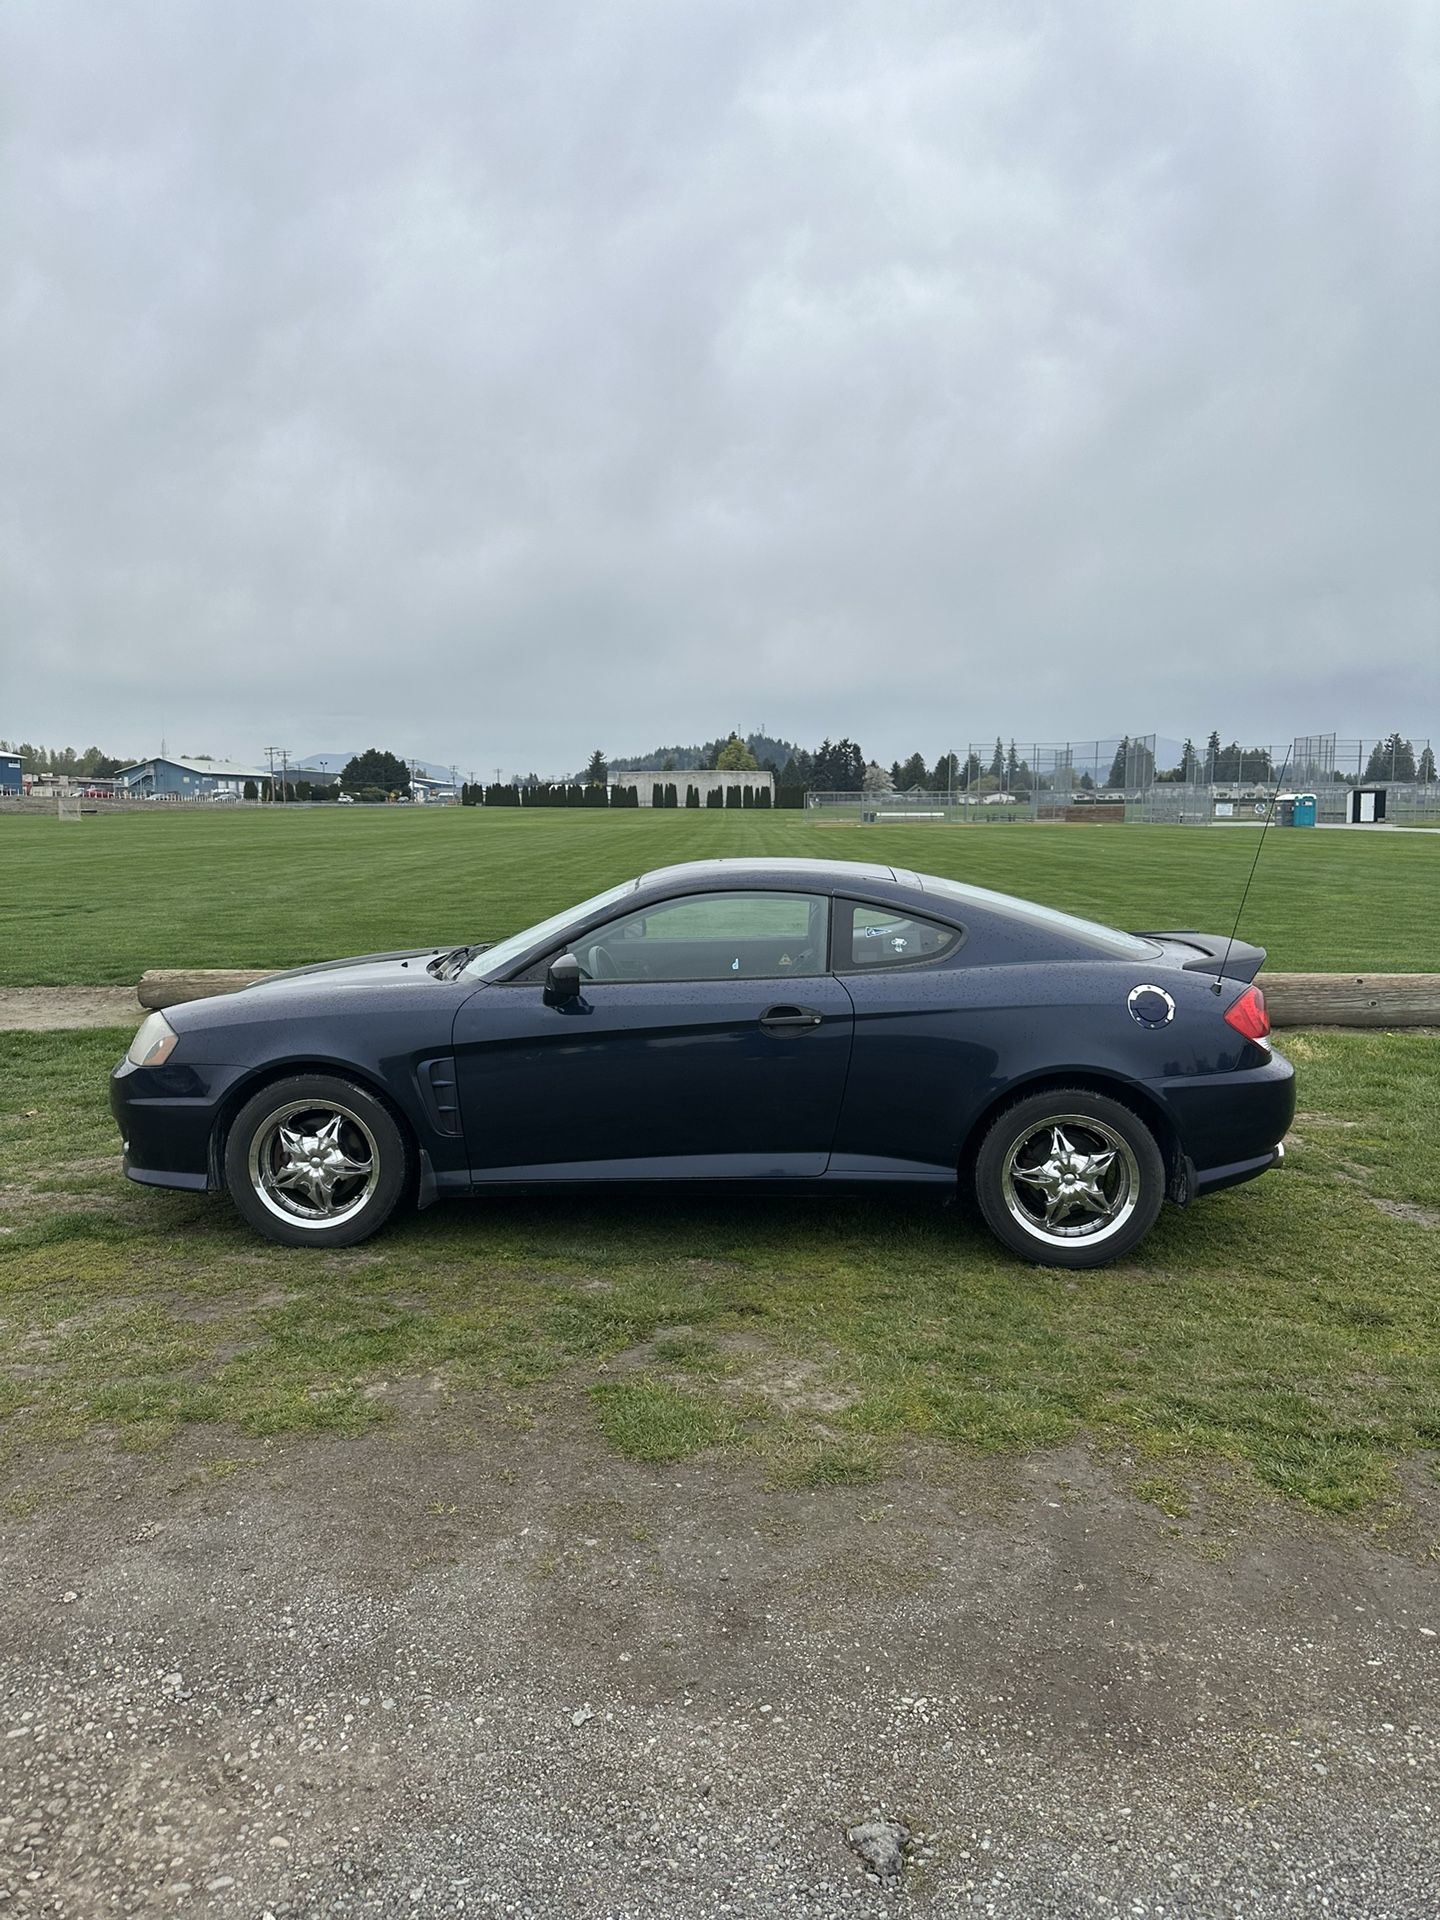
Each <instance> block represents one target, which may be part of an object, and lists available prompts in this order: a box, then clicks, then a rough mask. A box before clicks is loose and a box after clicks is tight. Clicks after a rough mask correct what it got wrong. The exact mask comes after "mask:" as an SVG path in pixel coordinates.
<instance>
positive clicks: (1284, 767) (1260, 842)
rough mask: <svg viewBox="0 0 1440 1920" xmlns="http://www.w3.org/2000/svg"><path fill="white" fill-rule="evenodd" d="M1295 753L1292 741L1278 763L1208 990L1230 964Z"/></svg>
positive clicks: (1220, 981)
mask: <svg viewBox="0 0 1440 1920" xmlns="http://www.w3.org/2000/svg"><path fill="white" fill-rule="evenodd" d="M1294 751H1295V744H1294V742H1293V741H1292V742H1291V743H1290V745H1289V746H1288V747H1287V748H1286V749H1285V758H1284V760H1283V761H1281V763H1280V772H1279V775H1278V776H1277V778H1276V781H1275V789H1274V792H1273V793H1272V794H1271V795H1270V805H1269V806H1268V807H1267V808H1266V811H1265V819H1264V822H1263V824H1262V825H1261V828H1260V835H1259V838H1258V839H1257V840H1256V842H1255V858H1254V859H1253V860H1252V861H1251V862H1250V873H1249V876H1248V878H1247V879H1246V882H1245V891H1244V892H1243V893H1242V894H1241V895H1240V904H1239V906H1238V907H1237V908H1236V909H1235V924H1234V926H1233V927H1231V929H1230V938H1229V939H1228V940H1227V941H1226V942H1225V958H1224V959H1223V960H1222V961H1221V962H1220V971H1219V972H1218V973H1217V974H1216V976H1215V984H1214V986H1213V987H1212V988H1211V989H1210V991H1211V992H1212V993H1219V991H1220V988H1221V985H1222V984H1223V982H1224V979H1225V969H1226V967H1228V966H1229V964H1230V949H1231V948H1232V947H1233V946H1234V944H1235V936H1236V934H1237V933H1238V932H1239V931H1240V916H1241V914H1243V913H1244V911H1245V902H1246V901H1247V900H1248V899H1249V898H1250V882H1251V881H1252V880H1253V879H1254V878H1255V869H1256V868H1257V867H1258V866H1259V864H1260V855H1261V853H1262V852H1263V850H1264V847H1265V836H1266V834H1267V833H1268V832H1269V831H1270V822H1271V821H1272V820H1273V819H1274V818H1275V803H1276V801H1277V800H1278V799H1279V798H1280V789H1281V787H1283V786H1284V784H1285V775H1286V772H1287V771H1288V769H1289V766H1290V756H1291V754H1292V753H1293V752H1294Z"/></svg>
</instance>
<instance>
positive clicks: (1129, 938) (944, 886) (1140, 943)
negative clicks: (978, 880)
mask: <svg viewBox="0 0 1440 1920" xmlns="http://www.w3.org/2000/svg"><path fill="white" fill-rule="evenodd" d="M920 884H921V885H922V886H923V887H924V889H925V891H926V893H936V894H939V895H941V896H942V898H944V899H947V900H960V901H969V902H970V903H971V904H972V905H974V906H977V907H989V908H990V909H991V910H992V911H993V912H996V913H1003V914H1005V915H1006V917H1007V918H1008V919H1011V920H1025V921H1028V922H1029V923H1030V925H1031V926H1035V927H1049V928H1050V929H1051V930H1052V931H1053V932H1055V933H1060V934H1064V935H1065V936H1066V938H1067V939H1070V940H1075V941H1078V942H1079V944H1080V945H1081V946H1086V947H1089V948H1091V949H1092V950H1093V951H1094V952H1096V953H1107V954H1111V955H1113V956H1114V958H1115V959H1117V960H1153V959H1154V957H1155V955H1156V954H1157V953H1159V952H1160V951H1161V949H1160V948H1159V947H1158V946H1157V945H1156V944H1155V942H1154V941H1153V940H1142V939H1140V938H1139V937H1138V935H1136V934H1133V933H1121V932H1119V931H1118V929H1117V928H1115V927H1102V926H1101V925H1100V923H1099V921H1098V920H1082V919H1081V918H1080V917H1079V915H1078V914H1073V913H1061V912H1060V910H1059V908H1058V907H1042V906H1038V905H1037V904H1036V902H1035V901H1033V900H1017V899H1016V898H1015V896H1014V894H1011V893H993V892H992V891H991V890H990V888H989V887H967V886H965V885H964V883H963V882H961V881H959V880H942V879H940V878H939V877H938V876H937V875H935V874H933V873H922V874H921V875H920Z"/></svg>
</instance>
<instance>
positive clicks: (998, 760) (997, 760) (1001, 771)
mask: <svg viewBox="0 0 1440 1920" xmlns="http://www.w3.org/2000/svg"><path fill="white" fill-rule="evenodd" d="M989 773H990V778H991V779H992V780H994V781H995V782H996V783H997V784H998V783H999V782H1000V781H1002V780H1003V779H1004V778H1005V747H1004V743H1003V742H1002V741H1001V738H1000V736H999V734H998V733H997V734H996V736H995V751H994V753H993V754H992V755H991V758H990V767H989Z"/></svg>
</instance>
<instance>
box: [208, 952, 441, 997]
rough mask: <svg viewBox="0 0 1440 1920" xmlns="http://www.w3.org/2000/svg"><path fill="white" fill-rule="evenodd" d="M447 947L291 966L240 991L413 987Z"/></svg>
mask: <svg viewBox="0 0 1440 1920" xmlns="http://www.w3.org/2000/svg"><path fill="white" fill-rule="evenodd" d="M448 951H449V949H448V948H445V947H401V948H398V949H397V950H396V951H395V952H394V953H362V954H357V955H355V956H354V957H353V958H351V959H349V960H317V961H315V962H314V963H313V964H312V965H311V966H308V967H287V968H286V969H285V971H284V972H283V973H271V974H267V975H266V977H265V978H264V979H263V980H256V981H254V982H253V983H252V984H251V985H250V986H248V987H241V988H240V989H239V991H240V992H241V993H243V994H246V995H251V994H257V993H259V994H268V993H273V992H275V991H276V990H277V989H284V988H288V987H293V986H295V985H296V984H297V983H298V982H300V981H303V980H314V981H316V982H317V983H318V984H320V985H323V986H324V988H325V990H326V991H327V992H329V991H331V990H332V989H334V988H338V987H351V986H355V987H378V986H383V985H384V984H385V982H386V981H387V980H393V981H395V982H396V983H397V984H409V983H410V982H412V981H413V980H414V979H415V978H416V976H417V975H419V976H420V977H421V978H422V979H423V978H424V975H425V968H426V965H427V963H428V962H429V961H431V960H433V959H434V958H435V956H436V954H437V953H445V952H448Z"/></svg>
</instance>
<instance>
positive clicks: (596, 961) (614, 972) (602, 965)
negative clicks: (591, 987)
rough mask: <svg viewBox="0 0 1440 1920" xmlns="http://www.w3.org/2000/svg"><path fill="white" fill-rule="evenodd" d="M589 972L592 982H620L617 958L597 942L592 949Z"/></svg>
mask: <svg viewBox="0 0 1440 1920" xmlns="http://www.w3.org/2000/svg"><path fill="white" fill-rule="evenodd" d="M587 972H588V973H589V975H590V978H591V979H592V980H618V979H619V978H620V969H619V967H618V966H617V965H616V962H615V956H614V954H613V953H611V951H610V949H609V948H608V947H602V946H601V945H600V944H599V942H598V941H597V942H596V944H595V945H594V946H593V947H591V949H590V964H589V967H588V968H587Z"/></svg>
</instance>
